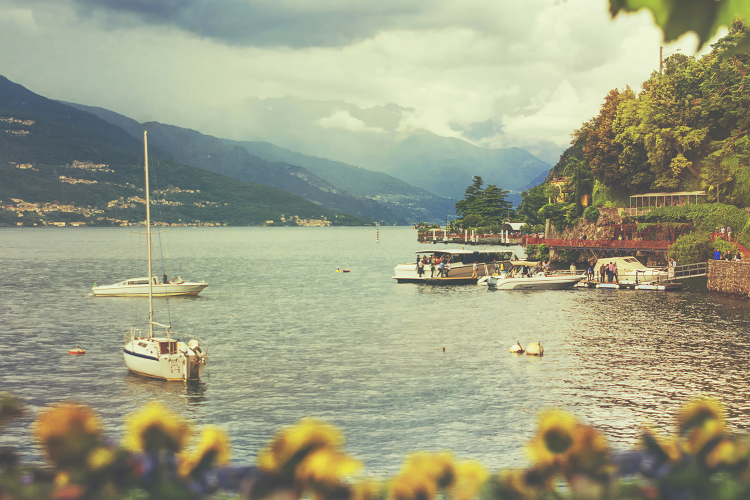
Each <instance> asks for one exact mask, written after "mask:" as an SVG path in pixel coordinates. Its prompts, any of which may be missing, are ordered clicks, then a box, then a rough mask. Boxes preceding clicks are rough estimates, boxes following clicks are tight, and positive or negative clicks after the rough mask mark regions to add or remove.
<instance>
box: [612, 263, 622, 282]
mask: <svg viewBox="0 0 750 500" xmlns="http://www.w3.org/2000/svg"><path fill="white" fill-rule="evenodd" d="M612 278H614V280H615V283H617V284H618V285H619V284H620V279H619V278H618V277H617V262H613V263H612Z"/></svg>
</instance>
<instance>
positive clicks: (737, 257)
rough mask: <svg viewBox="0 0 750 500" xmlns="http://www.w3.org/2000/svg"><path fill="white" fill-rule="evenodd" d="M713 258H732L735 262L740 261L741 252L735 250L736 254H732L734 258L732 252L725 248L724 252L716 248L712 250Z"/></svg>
mask: <svg viewBox="0 0 750 500" xmlns="http://www.w3.org/2000/svg"><path fill="white" fill-rule="evenodd" d="M714 260H733V261H735V262H742V254H741V253H740V252H737V254H736V255H735V256H734V259H733V258H732V253H731V252H730V251H729V250H727V251H726V252H724V254H722V253H721V250H718V249H717V250H716V251H715V252H714Z"/></svg>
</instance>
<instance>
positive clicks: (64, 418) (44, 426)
mask: <svg viewBox="0 0 750 500" xmlns="http://www.w3.org/2000/svg"><path fill="white" fill-rule="evenodd" d="M100 432H101V424H100V422H99V418H98V417H97V416H96V414H95V413H94V412H93V410H91V409H90V408H89V407H87V406H82V405H77V404H61V405H56V406H53V407H51V408H47V409H45V410H42V411H41V412H40V413H39V416H38V417H37V419H36V422H35V424H34V435H35V436H36V438H37V440H38V441H39V442H40V443H41V444H42V445H43V446H44V448H45V450H46V453H47V457H48V458H49V459H50V460H52V461H53V462H54V463H55V464H57V465H58V466H61V467H64V466H69V465H77V464H81V463H83V462H85V460H86V456H87V455H88V453H89V451H90V450H91V449H93V448H94V447H96V446H97V445H98V443H99V435H100Z"/></svg>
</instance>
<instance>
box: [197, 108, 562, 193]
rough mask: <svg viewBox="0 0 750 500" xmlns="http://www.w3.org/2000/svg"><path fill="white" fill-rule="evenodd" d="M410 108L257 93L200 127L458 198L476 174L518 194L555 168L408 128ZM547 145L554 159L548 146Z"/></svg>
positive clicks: (520, 153)
mask: <svg viewBox="0 0 750 500" xmlns="http://www.w3.org/2000/svg"><path fill="white" fill-rule="evenodd" d="M411 111H412V110H410V109H409V108H403V107H400V106H398V105H395V104H388V105H386V106H376V107H373V108H367V109H362V108H360V107H358V106H356V105H354V104H351V103H347V102H344V101H312V100H302V99H296V98H293V97H283V98H267V99H258V98H250V99H247V100H245V101H243V102H242V103H238V104H237V105H235V106H232V107H226V108H218V109H217V110H216V112H215V114H214V116H212V117H207V118H206V119H205V120H204V121H203V122H202V123H200V124H199V125H198V126H197V128H198V129H199V130H200V131H201V132H203V133H207V134H212V135H214V136H217V137H222V138H226V139H233V140H237V141H265V142H270V143H272V144H275V145H277V146H281V147H283V148H286V149H289V150H292V151H297V152H300V153H303V154H306V155H311V156H316V157H321V158H328V159H331V160H337V161H340V162H343V163H347V164H350V165H357V166H359V167H362V168H365V169H369V170H375V171H378V172H383V173H386V174H389V175H391V176H393V177H396V178H398V179H401V180H403V181H406V182H408V183H409V184H412V185H414V186H417V187H420V188H423V189H426V190H427V191H430V192H432V193H435V194H437V195H439V196H443V197H447V198H452V199H454V200H458V199H460V198H462V197H463V194H464V191H465V188H466V186H468V185H469V184H470V183H471V179H472V177H473V176H474V175H480V176H482V177H483V178H484V180H485V182H486V183H487V184H496V185H497V186H499V187H501V188H502V189H507V190H510V191H517V192H518V191H520V190H523V189H526V188H527V187H529V185H530V184H532V182H534V181H535V180H536V179H538V178H539V177H540V176H541V175H543V174H546V173H547V172H549V169H550V164H549V163H546V162H544V161H542V160H540V159H539V158H537V157H535V156H533V155H532V154H530V153H528V152H527V151H525V150H523V149H519V148H504V149H488V148H483V147H479V146H475V145H473V144H471V143H469V142H466V141H463V140H461V139H456V138H451V137H440V136H437V135H435V134H433V133H431V132H428V131H426V130H420V129H417V130H406V129H405V127H404V123H406V122H408V120H409V115H410V112H411ZM542 150H545V151H546V153H548V154H551V155H552V157H553V158H554V153H551V152H550V150H549V149H545V146H544V145H540V146H539V151H542ZM554 161H556V158H554V160H553V162H554Z"/></svg>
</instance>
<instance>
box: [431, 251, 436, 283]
mask: <svg viewBox="0 0 750 500" xmlns="http://www.w3.org/2000/svg"><path fill="white" fill-rule="evenodd" d="M434 277H435V254H432V255H430V278H434Z"/></svg>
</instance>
